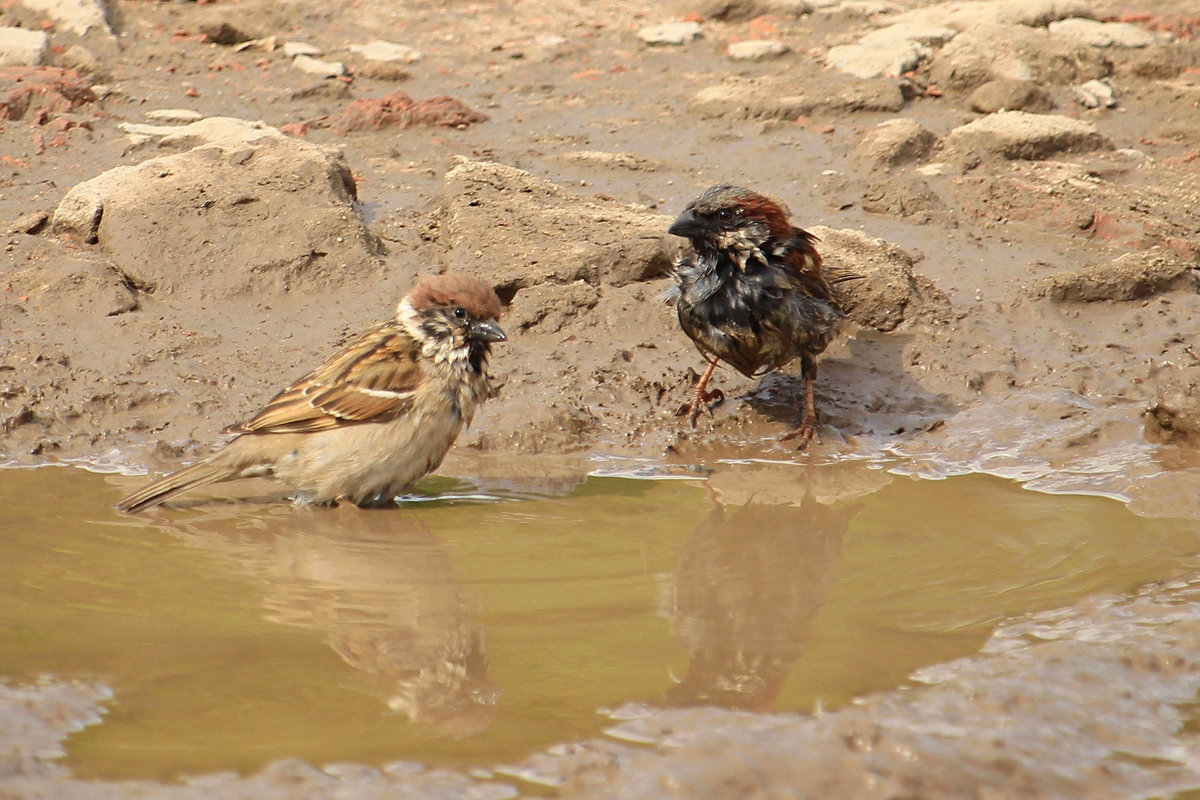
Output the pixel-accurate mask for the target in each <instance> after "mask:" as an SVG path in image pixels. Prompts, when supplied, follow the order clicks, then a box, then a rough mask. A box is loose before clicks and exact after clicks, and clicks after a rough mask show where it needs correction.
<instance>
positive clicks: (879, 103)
mask: <svg viewBox="0 0 1200 800" xmlns="http://www.w3.org/2000/svg"><path fill="white" fill-rule="evenodd" d="M902 108H904V95H903V93H902V92H901V90H900V86H899V84H898V83H897V82H896V81H894V80H887V79H882V78H880V79H877V80H871V81H856V80H849V79H847V80H836V79H833V80H831V79H830V77H829V76H821V77H820V78H809V79H807V80H805V79H800V78H795V77H790V76H779V75H768V76H764V77H761V78H746V77H742V76H739V75H731V76H729V77H727V78H725V79H724V80H722V81H721V82H720V83H718V84H716V85H715V86H708V87H705V88H704V89H701V90H700V91H699V92H697V93H696V94H695V96H693V97H692V99H691V101H690V102H689V103H688V109H689V110H690V111H692V112H694V113H696V114H698V115H700V116H701V117H704V118H715V117H728V118H732V119H795V118H796V117H799V116H807V115H809V114H812V113H813V112H814V111H817V110H823V111H888V112H895V111H899V110H900V109H902Z"/></svg>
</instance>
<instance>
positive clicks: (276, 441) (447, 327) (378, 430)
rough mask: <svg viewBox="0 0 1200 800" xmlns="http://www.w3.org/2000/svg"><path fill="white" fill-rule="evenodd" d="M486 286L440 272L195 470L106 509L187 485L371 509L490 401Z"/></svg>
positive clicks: (496, 333) (493, 300) (126, 507)
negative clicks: (264, 483)
mask: <svg viewBox="0 0 1200 800" xmlns="http://www.w3.org/2000/svg"><path fill="white" fill-rule="evenodd" d="M500 312H501V308H500V299H499V298H498V297H497V296H496V293H495V291H494V290H493V289H492V287H490V286H488V285H487V284H486V283H484V282H483V281H480V280H478V279H476V278H472V277H468V276H466V275H457V274H451V273H447V274H444V275H438V276H434V277H428V278H425V279H423V280H421V281H420V282H418V283H417V285H416V286H414V287H413V288H412V290H411V291H409V293H408V294H406V295H405V296H404V298H403V299H402V300H401V301H400V303H399V305H398V306H397V308H396V314H395V317H394V318H393V319H390V320H388V321H386V322H383V323H380V324H378V325H375V326H374V327H372V328H370V329H369V330H367V331H366V332H365V333H363V334H362V335H361V336H359V337H358V338H357V339H355V340H354V341H353V342H351V343H350V344H349V345H347V346H346V347H345V348H344V349H343V350H342V351H341V352H339V353H337V354H336V355H334V356H332V357H331V358H330V359H329V360H328V361H326V362H325V363H324V364H322V365H321V366H320V367H318V368H317V369H315V370H313V371H312V372H310V373H309V374H307V375H305V376H304V377H303V378H300V379H299V380H298V381H296V382H295V383H293V384H292V385H291V386H289V387H287V388H286V389H284V390H283V391H282V392H280V393H279V394H277V395H275V397H274V399H272V400H271V401H270V402H269V403H267V405H266V406H265V407H264V408H263V409H262V410H261V411H259V412H258V413H257V414H255V415H254V416H253V417H251V418H250V419H249V420H247V421H246V422H242V423H239V424H237V425H231V426H229V427H228V428H226V429H225V430H224V431H222V432H223V433H234V434H237V438H235V439H233V440H232V441H231V442H229V443H228V444H227V445H225V447H224V448H222V449H221V450H219V451H217V452H216V453H214V454H213V455H211V456H209V457H208V458H206V459H204V460H203V461H200V462H197V463H195V464H192V465H191V466H189V467H185V468H183V469H181V470H179V471H178V472H175V473H172V474H170V475H167V476H166V477H165V478H162V479H160V480H158V481H155V482H154V483H151V484H150V485H149V486H146V487H144V488H142V489H139V490H138V491H136V492H134V493H133V494H131V495H129V496H128V497H126V498H125V499H124V500H122V501H121V502H119V503H118V504H117V508H118V509H119V510H121V511H126V512H129V513H136V512H138V511H141V510H142V509H145V508H149V507H151V506H155V505H158V504H159V503H162V502H164V501H165V500H169V499H171V498H172V497H175V496H176V495H178V494H181V493H183V492H186V491H189V490H191V489H194V488H196V487H197V486H203V485H205V484H209V483H217V482H219V481H229V480H236V479H239V478H257V477H268V478H274V479H276V480H278V481H281V482H282V483H284V484H285V485H287V486H288V487H289V488H290V489H291V491H292V492H293V493H294V495H293V496H294V499H295V500H296V502H298V503H316V504H326V505H328V504H336V503H337V502H339V501H341V500H347V501H349V502H352V503H354V504H356V505H359V506H373V505H383V504H387V503H389V502H392V500H393V498H394V497H395V496H396V495H397V494H398V493H400V492H402V491H404V490H405V489H407V488H408V487H409V486H411V485H412V484H413V483H414V482H416V481H417V480H419V479H420V478H422V477H424V476H425V475H428V474H429V473H430V472H433V471H434V470H435V469H437V468H438V466H439V465H441V463H442V459H443V458H444V457H445V455H446V452H447V451H448V450H449V449H450V446H451V445H452V444H453V443H454V440H455V439H456V438H457V437H458V434H459V433H460V432H461V431H462V429H463V428H464V427H466V426H467V425H470V424H471V419H472V418H473V417H474V415H475V410H476V409H477V408H478V407H479V404H480V403H482V402H483V401H484V400H487V399H488V398H490V397H492V396H493V395H494V394H495V389H494V386H493V384H492V382H491V378H490V376H489V375H488V371H487V361H488V355H489V354H490V349H491V345H492V344H493V343H494V342H503V341H505V340H506V338H507V337H506V336H505V335H504V331H503V330H501V328H500V325H499V324H498V322H497V320H498V319H499V317H500Z"/></svg>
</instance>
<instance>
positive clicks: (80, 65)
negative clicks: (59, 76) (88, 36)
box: [54, 44, 105, 80]
mask: <svg viewBox="0 0 1200 800" xmlns="http://www.w3.org/2000/svg"><path fill="white" fill-rule="evenodd" d="M54 63H55V64H56V65H58V66H60V67H62V68H63V69H71V70H75V71H76V72H78V73H79V74H80V75H87V76H89V77H91V79H92V80H96V79H97V78H99V77H100V76H102V75H104V74H105V73H104V67H103V66H102V65H101V63H100V59H99V58H97V57H96V54H95V53H93V52H92V51H91V50H89V49H87V48H86V47H84V46H83V45H78V44H73V45H71V46H70V47H68V48H67V49H66V50H64V51H62V52H61V53H59V54H58V55H57V56H55V57H54Z"/></svg>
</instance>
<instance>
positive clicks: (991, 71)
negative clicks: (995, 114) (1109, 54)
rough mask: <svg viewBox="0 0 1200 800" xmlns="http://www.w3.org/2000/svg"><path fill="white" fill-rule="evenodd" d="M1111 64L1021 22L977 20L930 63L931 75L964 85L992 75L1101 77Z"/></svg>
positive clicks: (941, 82)
mask: <svg viewBox="0 0 1200 800" xmlns="http://www.w3.org/2000/svg"><path fill="white" fill-rule="evenodd" d="M1111 72H1112V64H1110V63H1109V62H1108V61H1107V60H1106V59H1105V58H1104V57H1103V56H1101V55H1100V54H1099V53H1098V52H1097V51H1096V50H1095V48H1091V47H1087V46H1086V45H1082V44H1079V43H1077V42H1074V41H1072V40H1069V39H1063V38H1061V37H1056V36H1051V35H1050V34H1049V33H1047V32H1046V31H1044V30H1037V29H1034V28H1029V27H1026V26H1024V25H996V24H991V25H982V26H979V27H976V28H972V29H970V30H967V31H964V32H963V33H961V34H959V35H958V36H956V37H955V38H954V39H953V40H952V41H951V42H950V43H949V44H947V45H946V46H945V47H944V48H942V50H941V52H939V53H938V54H937V57H936V58H934V60H933V63H932V65H931V67H930V73H929V77H930V81H932V82H933V83H936V84H937V85H938V86H939V87H941V88H943V89H956V90H960V91H967V90H970V89H974V88H976V87H978V86H981V85H983V84H985V83H987V82H988V81H992V80H997V79H1008V80H1021V81H1034V82H1036V83H1040V84H1042V85H1043V86H1045V85H1047V84H1063V83H1075V82H1079V81H1085V80H1090V79H1092V78H1103V77H1105V76H1107V75H1108V74H1110V73H1111Z"/></svg>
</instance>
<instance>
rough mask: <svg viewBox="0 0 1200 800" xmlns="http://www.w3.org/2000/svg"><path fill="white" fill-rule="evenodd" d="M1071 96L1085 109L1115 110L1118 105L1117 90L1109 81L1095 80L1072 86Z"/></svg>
mask: <svg viewBox="0 0 1200 800" xmlns="http://www.w3.org/2000/svg"><path fill="white" fill-rule="evenodd" d="M1071 94H1072V95H1074V96H1075V100H1076V102H1078V103H1079V104H1080V105H1081V106H1083V107H1084V108H1113V107H1115V106H1116V105H1117V93H1116V90H1114V89H1113V86H1112V84H1111V83H1108V82H1107V81H1102V80H1093V81H1088V82H1087V83H1084V84H1080V85H1079V86H1072V87H1071Z"/></svg>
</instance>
